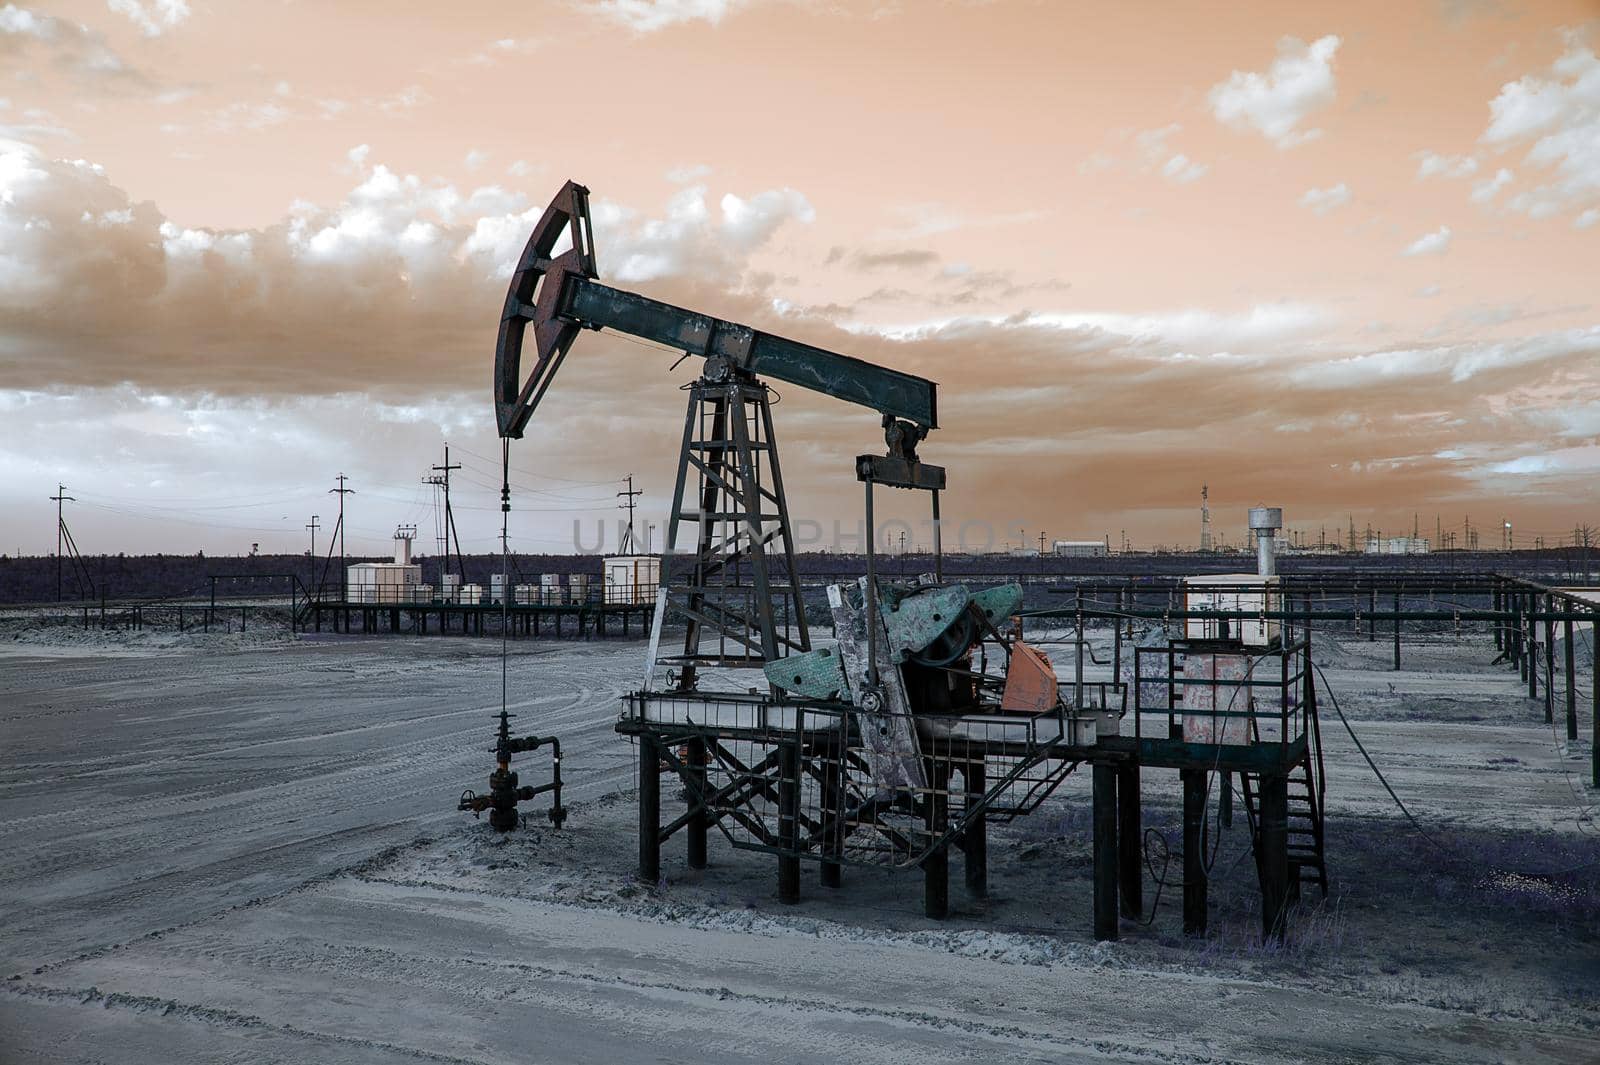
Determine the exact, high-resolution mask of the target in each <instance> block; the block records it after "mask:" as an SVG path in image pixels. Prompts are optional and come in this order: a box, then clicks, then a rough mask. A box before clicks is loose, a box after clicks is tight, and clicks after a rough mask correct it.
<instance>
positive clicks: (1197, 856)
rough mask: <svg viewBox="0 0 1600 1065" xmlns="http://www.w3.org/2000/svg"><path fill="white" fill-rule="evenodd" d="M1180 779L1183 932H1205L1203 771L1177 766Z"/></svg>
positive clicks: (1198, 934)
mask: <svg viewBox="0 0 1600 1065" xmlns="http://www.w3.org/2000/svg"><path fill="white" fill-rule="evenodd" d="M1178 776H1179V778H1180V779H1181V780H1182V781H1183V934H1184V935H1186V936H1203V935H1205V934H1206V861H1205V855H1204V854H1203V853H1202V847H1201V843H1200V839H1201V829H1202V828H1203V826H1204V825H1205V820H1206V773H1205V770H1203V769H1180V770H1178Z"/></svg>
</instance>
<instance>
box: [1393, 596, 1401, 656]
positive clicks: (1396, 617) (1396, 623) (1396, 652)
mask: <svg viewBox="0 0 1600 1065" xmlns="http://www.w3.org/2000/svg"><path fill="white" fill-rule="evenodd" d="M1394 668H1395V671H1396V672H1399V670H1400V593H1399V592H1395V593H1394Z"/></svg>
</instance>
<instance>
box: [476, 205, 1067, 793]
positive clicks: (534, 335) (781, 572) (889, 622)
mask: <svg viewBox="0 0 1600 1065" xmlns="http://www.w3.org/2000/svg"><path fill="white" fill-rule="evenodd" d="M558 249H561V250H559V251H558ZM598 276H599V270H598V265H597V262H596V258H595V249H594V234H593V231H592V228H591V225H590V219H589V191H588V189H586V188H584V187H583V186H582V185H578V184H576V183H574V182H571V181H568V182H567V183H566V184H565V185H563V186H562V188H561V191H560V192H558V193H557V194H556V197H555V199H554V200H553V201H552V202H551V203H550V206H549V207H548V208H547V209H546V210H545V212H544V215H543V217H541V218H540V219H539V222H538V224H537V225H536V226H535V227H534V230H533V233H532V235H531V237H530V238H529V240H528V243H527V246H526V248H524V250H523V252H522V256H521V258H520V259H519V261H518V263H517V266H516V270H515V272H514V273H513V275H512V278H511V284H510V289H509V291H508V292H507V294H506V301H505V307H504V310H503V312H502V314H501V318H500V330H499V338H498V344H497V346H496V350H495V380H494V395H495V412H496V416H497V420H498V423H499V430H500V435H501V436H502V437H504V438H507V439H513V438H520V437H521V436H522V435H523V433H524V431H525V430H526V428H527V426H528V423H529V420H530V418H531V417H532V415H533V413H534V411H535V409H536V408H537V407H538V405H539V403H540V401H541V400H542V399H543V398H544V396H545V393H546V391H547V390H548V389H549V387H550V384H551V381H552V380H553V379H554V377H555V373H556V371H557V370H558V369H559V368H560V366H561V363H562V361H563V360H564V359H565V358H566V356H567V353H568V352H569V351H570V349H571V347H572V344H573V342H574V341H575V340H576V338H577V336H578V334H579V333H580V332H581V331H582V330H584V329H592V330H601V329H610V330H613V331H615V332H619V333H624V334H627V335H630V336H633V337H638V338H642V339H644V340H648V341H652V342H654V343H657V344H660V345H663V346H665V347H668V348H674V349H676V350H679V351H682V352H684V353H685V354H687V355H697V356H700V357H702V358H703V359H704V360H705V364H704V367H703V368H702V371H701V374H700V377H699V379H698V380H696V381H695V382H694V383H693V384H692V385H690V386H689V388H688V392H689V404H688V411H687V413H686V416H685V420H684V433H683V444H682V449H681V453H680V455H679V461H678V469H677V481H676V488H675V491H674V495H673V501H672V510H671V512H670V515H669V522H668V529H667V537H666V558H665V559H664V560H663V568H662V576H661V587H660V591H659V592H658V599H657V604H656V619H655V624H654V627H653V630H652V637H651V651H650V662H649V663H648V664H647V669H648V670H649V673H648V674H647V678H646V684H645V689H646V690H649V689H650V688H651V687H652V686H653V684H654V672H655V668H656V666H657V664H658V663H659V664H666V665H668V666H669V667H670V668H669V672H668V683H669V685H670V686H671V690H673V691H677V692H694V691H696V690H697V685H698V679H697V670H698V669H699V668H701V667H705V666H711V665H719V666H749V667H757V666H760V667H764V668H765V669H766V673H767V679H768V681H769V682H770V684H771V686H772V687H773V688H774V689H777V690H782V691H786V692H789V693H790V694H792V695H795V696H799V697H802V698H803V697H819V696H820V697H827V696H830V695H833V696H838V695H844V696H847V697H848V701H849V702H850V703H852V704H853V705H854V706H855V707H856V708H857V710H858V712H859V713H860V714H861V715H862V716H863V720H862V722H861V723H862V724H863V725H867V724H869V720H868V719H870V723H871V724H872V725H873V726H874V727H870V728H865V727H864V728H863V729H862V731H863V732H864V733H866V734H869V735H870V736H871V737H873V738H874V740H873V744H872V746H873V750H872V752H871V757H870V759H869V760H870V761H871V763H872V772H873V775H874V776H875V777H877V778H878V780H879V782H880V783H881V784H883V785H885V786H890V785H903V784H911V785H913V786H916V785H919V784H920V782H921V780H922V776H923V768H922V766H921V764H920V761H919V759H918V758H917V757H916V752H917V740H916V735H915V732H914V731H913V730H912V729H911V726H910V725H909V724H908V722H909V721H910V716H911V714H912V713H913V712H914V711H916V710H917V709H919V708H920V707H921V706H922V704H924V702H926V701H927V698H929V697H931V696H929V695H928V693H932V692H934V691H935V690H936V689H937V691H938V692H939V695H938V696H937V698H936V700H935V701H937V702H941V703H948V702H950V701H951V699H952V698H954V700H955V702H956V704H957V705H955V706H947V707H940V709H946V710H960V709H964V708H966V707H965V706H964V705H962V704H963V703H964V702H965V701H967V700H970V702H971V703H972V704H973V705H976V703H977V701H978V700H979V698H980V696H979V692H978V690H977V689H980V688H982V687H983V685H982V684H981V683H979V684H974V683H973V682H972V681H971V680H970V679H969V680H968V681H966V685H965V686H966V688H967V689H968V691H967V700H963V699H962V697H961V696H959V695H957V696H954V697H952V696H951V695H950V690H956V689H959V688H960V687H961V686H960V685H946V684H944V683H943V681H942V679H941V682H940V683H939V684H932V683H927V682H926V678H919V677H918V676H917V671H918V670H939V669H944V668H947V667H951V666H952V665H954V664H956V663H958V660H959V661H960V663H961V664H962V665H966V664H967V663H966V658H965V657H964V656H967V655H968V654H969V652H970V649H971V647H972V646H973V645H974V644H975V643H976V642H977V641H978V640H979V639H980V637H982V636H983V635H984V634H986V633H987V634H991V635H992V634H994V633H995V632H996V629H995V626H994V624H993V623H994V622H995V621H1003V620H1004V618H1005V617H1006V616H1008V615H1009V614H1011V613H1012V612H1014V611H1015V610H1016V609H1017V608H1018V607H1019V606H1020V603H1021V589H1020V587H1017V586H1015V585H1008V586H1004V587H1002V588H998V589H990V590H988V591H987V592H982V593H977V594H973V593H969V592H968V591H967V589H966V588H964V587H961V586H959V585H945V584H943V583H942V582H940V581H938V580H937V579H936V578H935V577H933V576H931V575H930V576H929V577H927V578H924V579H921V580H919V581H917V582H913V583H912V584H909V585H895V586H892V587H891V586H887V585H882V582H880V580H879V579H878V576H877V573H876V572H875V570H876V560H875V552H874V551H873V550H872V539H873V537H872V531H873V526H872V492H873V488H874V487H875V486H878V485H883V486H888V487H894V488H905V489H914V490H921V491H926V492H929V493H930V496H931V499H932V501H933V515H934V522H935V529H936V530H937V525H938V514H939V512H938V496H939V492H940V491H941V490H942V489H943V488H944V486H945V471H944V468H943V467H941V466H935V465H931V464H929V463H925V462H923V461H922V460H921V458H920V457H919V456H918V454H917V446H918V444H919V443H920V442H921V441H922V440H923V439H925V438H926V436H927V435H928V432H929V431H930V430H932V429H934V428H936V427H937V425H938V417H937V386H936V385H935V384H934V383H933V382H932V381H929V380H927V379H925V378H922V377H917V376H914V375H911V374H907V373H902V372H900V371H898V370H893V369H889V368H887V367H884V366H878V365H874V364H872V363H869V362H865V361H863V360H861V359H856V358H852V357H850V356H848V355H843V354H839V353H837V352H832V351H827V350H825V349H822V348H819V347H814V346H812V345H809V344H804V343H801V342H798V341H795V340H789V339H786V338H784V337H779V336H774V335H772V334H770V333H765V332H762V331H760V330H757V329H754V328H752V327H750V326H747V325H741V324H738V323H735V322H728V321H722V320H720V319H717V318H714V317H711V316H709V315H705V314H701V313H698V312H695V311H691V310H685V309H683V308H680V307H674V306H671V305H669V304H666V303H662V302H659V301H657V300H653V299H650V298H648V297H646V296H641V295H638V294H636V293H632V292H626V291H622V290H620V289H615V288H611V287H609V286H607V285H603V284H601V283H599V281H598V280H597V278H598ZM530 337H531V340H532V351H531V352H530V353H529V354H530V355H531V357H532V358H531V361H532V365H531V367H525V366H524V359H523V355H524V347H525V345H526V344H527V342H528V340H529V338H530ZM763 378H773V379H776V380H779V381H783V382H786V383H788V384H791V385H797V386H799V387H802V388H806V389H809V390H812V391H815V392H820V393H823V394H824V395H828V396H832V397H834V398H836V399H842V400H845V401H848V402H851V403H855V404H859V405H861V406H865V407H868V408H870V409H872V410H874V411H876V412H877V413H878V414H879V416H880V418H881V424H882V428H883V431H884V438H885V442H886V444H887V450H886V452H885V453H884V454H881V455H879V454H874V455H862V456H859V457H858V458H857V460H856V477H857V479H858V480H859V481H861V482H862V483H863V484H864V485H865V491H866V508H867V509H866V517H867V527H868V537H867V542H868V552H867V569H868V573H867V577H866V579H865V580H862V581H860V582H858V583H857V584H856V585H853V586H834V587H832V588H830V589H829V603H830V607H831V609H832V613H833V622H834V631H835V636H836V637H837V639H838V643H839V648H838V652H837V654H835V652H834V651H833V650H832V649H825V650H819V651H813V650H812V648H811V637H810V631H809V628H808V626H807V622H806V613H805V603H804V601H803V599H802V596H801V590H800V584H799V578H798V575H797V571H796V567H795V558H794V545H793V537H792V533H791V527H790V521H789V511H788V504H787V501H786V499H785V497H784V491H783V477H782V471H781V468H780V465H779V461H778V449H777V442H776V439H775V437H774V435H773V425H772V412H771V402H770V398H769V389H768V386H767V385H766V384H765V383H764V381H763V380H762V379H763ZM691 474H692V475H693V477H692V479H691ZM686 522H687V523H689V524H690V525H691V526H692V527H694V528H696V531H697V533H698V535H697V537H696V544H697V546H696V549H695V551H694V554H693V555H692V556H690V555H688V553H687V552H683V553H679V554H677V555H676V556H674V551H675V547H676V544H677V540H678V534H679V531H680V527H681V526H682V525H684V524H685V523H686ZM935 550H936V553H937V532H936V533H935ZM675 562H678V563H682V564H684V565H686V566H687V567H688V572H687V573H686V574H685V575H684V579H683V580H682V581H681V583H679V584H676V585H674V584H673V582H672V577H671V574H670V573H669V571H668V565H669V564H671V563H675ZM880 585H882V586H880ZM669 607H670V611H671V613H672V614H673V616H674V617H676V618H681V619H682V621H683V622H684V624H685V636H684V643H683V650H682V653H681V654H676V655H670V656H662V657H658V656H659V655H660V640H661V630H662V624H663V620H664V619H665V618H666V617H667V615H668V611H669ZM868 618H875V623H874V624H868V623H867V619H868ZM1028 661H1029V666H1028V669H1029V670H1031V671H1032V673H1033V674H1035V675H1037V674H1038V673H1039V670H1038V662H1037V661H1036V660H1035V659H1033V658H1030V659H1029V660H1028ZM1047 668H1048V667H1046V669H1047ZM908 676H909V677H910V684H909V687H908V683H907V677H908ZM1034 679H1035V680H1038V679H1042V677H1039V676H1035V677H1034ZM1051 679H1052V681H1053V675H1052V677H1051ZM1033 688H1034V689H1035V690H1036V692H1042V691H1043V689H1042V688H1040V686H1039V685H1037V684H1034V685H1033ZM1048 693H1049V702H1050V705H1052V706H1053V705H1054V700H1055V697H1056V689H1055V685H1054V684H1053V683H1050V684H1049V685H1048ZM990 694H993V693H990ZM1040 697H1042V696H1040ZM1039 709H1044V707H1042V706H1041V707H1039ZM891 723H892V724H891Z"/></svg>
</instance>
